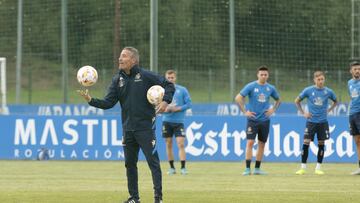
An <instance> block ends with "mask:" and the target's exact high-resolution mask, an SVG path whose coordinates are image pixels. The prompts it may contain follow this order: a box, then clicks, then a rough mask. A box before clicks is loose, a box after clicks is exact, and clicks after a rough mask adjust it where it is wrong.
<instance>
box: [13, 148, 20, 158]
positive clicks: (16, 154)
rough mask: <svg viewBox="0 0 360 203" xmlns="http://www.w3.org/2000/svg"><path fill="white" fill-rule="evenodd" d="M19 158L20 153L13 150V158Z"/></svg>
mask: <svg viewBox="0 0 360 203" xmlns="http://www.w3.org/2000/svg"><path fill="white" fill-rule="evenodd" d="M19 157H20V151H19V150H18V149H15V150H14V158H19Z"/></svg>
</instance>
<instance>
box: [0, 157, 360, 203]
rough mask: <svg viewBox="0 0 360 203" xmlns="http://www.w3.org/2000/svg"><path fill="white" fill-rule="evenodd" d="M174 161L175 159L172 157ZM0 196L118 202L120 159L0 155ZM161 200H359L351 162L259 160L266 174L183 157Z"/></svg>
mask: <svg viewBox="0 0 360 203" xmlns="http://www.w3.org/2000/svg"><path fill="white" fill-rule="evenodd" d="M176 164H177V166H178V165H179V163H176ZM0 166H1V167H0V202H16V203H18V202H21V203H23V202H24V203H28V202H31V203H32V202H33V203H42V202H46V203H47V202H51V203H52V202H55V203H56V202H59V203H60V202H61V203H64V202H73V203H79V202H87V203H88V202H94V203H95V202H99V203H104V202H109V203H110V202H122V200H125V199H126V198H127V197H128V193H127V187H126V175H125V168H124V163H123V162H120V161H119V162H115V161H83V162H81V161H47V162H37V161H0ZM167 167H168V166H167V163H166V162H163V163H162V170H163V174H164V176H163V191H164V202H165V203H167V202H169V203H185V202H186V203H212V202H214V203H215V202H234V203H237V202H246V203H252V202H271V203H277V202H291V203H294V202H326V203H330V202H346V203H350V202H360V176H351V175H349V173H350V172H351V171H352V170H354V169H356V164H355V163H354V164H328V163H325V164H323V169H324V171H325V172H326V174H325V175H324V176H316V175H314V174H313V169H314V167H315V165H314V164H309V165H308V174H306V175H304V176H297V175H295V171H296V170H297V169H298V168H299V164H298V163H263V166H262V168H263V169H264V170H266V171H267V172H268V173H269V174H268V175H266V176H248V177H244V176H242V175H241V173H242V171H243V168H244V164H243V163H240V162H237V163H235V162H188V170H189V174H188V175H186V176H182V175H180V174H176V175H174V176H168V175H166V169H167ZM139 190H140V196H141V202H142V203H148V202H150V203H151V202H153V190H152V181H151V175H150V170H149V169H148V166H147V164H146V163H145V162H139Z"/></svg>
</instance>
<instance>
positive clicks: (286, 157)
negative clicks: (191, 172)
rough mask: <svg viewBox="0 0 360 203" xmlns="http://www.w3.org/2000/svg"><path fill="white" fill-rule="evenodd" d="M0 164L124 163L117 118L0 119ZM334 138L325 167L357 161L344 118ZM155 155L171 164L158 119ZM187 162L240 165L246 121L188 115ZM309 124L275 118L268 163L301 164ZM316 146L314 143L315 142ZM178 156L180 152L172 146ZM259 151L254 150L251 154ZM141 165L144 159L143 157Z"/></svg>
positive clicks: (334, 127)
mask: <svg viewBox="0 0 360 203" xmlns="http://www.w3.org/2000/svg"><path fill="white" fill-rule="evenodd" d="M0 124H1V132H0V159H21V160H22V159H36V157H37V154H38V152H39V151H41V149H48V152H49V158H50V159H56V160H123V159H124V153H123V148H122V144H121V140H122V135H121V133H122V128H121V125H120V124H121V120H120V118H119V116H13V115H11V116H0ZM329 125H330V134H331V138H330V139H329V140H327V141H326V151H325V162H356V160H357V157H356V147H355V145H354V143H353V139H352V136H351V135H350V134H349V132H348V120H347V117H345V116H337V117H332V116H330V117H329ZM156 126H157V130H156V134H157V142H156V143H157V144H156V146H157V150H158V152H159V154H160V158H161V160H164V161H165V160H167V158H166V151H165V143H164V140H163V138H162V137H161V118H160V117H158V119H157V123H156ZM185 126H186V129H185V131H186V137H187V141H186V145H185V150H186V153H187V159H188V160H196V161H242V160H244V157H245V147H246V131H245V130H246V129H245V127H246V118H245V117H243V116H190V117H187V119H186V122H185ZM304 128H305V119H304V118H302V117H298V116H274V117H273V118H272V120H271V127H270V135H269V139H268V142H267V143H266V148H265V155H264V160H265V161H269V162H287V161H291V162H300V156H301V147H302V143H303V132H304ZM315 143H316V142H315ZM173 146H174V149H175V151H174V154H178V153H177V147H176V144H175V143H174V145H173ZM256 148H257V146H256V145H255V146H254V150H253V154H254V155H255V153H256ZM140 154H141V156H140V160H144V156H143V155H142V153H140ZM316 154H317V145H316V144H313V143H312V144H311V146H310V153H309V161H310V162H315V161H316Z"/></svg>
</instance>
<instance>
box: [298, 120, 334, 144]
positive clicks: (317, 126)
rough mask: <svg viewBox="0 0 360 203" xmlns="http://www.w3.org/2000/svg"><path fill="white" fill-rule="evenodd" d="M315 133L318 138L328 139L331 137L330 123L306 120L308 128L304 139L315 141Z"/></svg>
mask: <svg viewBox="0 0 360 203" xmlns="http://www.w3.org/2000/svg"><path fill="white" fill-rule="evenodd" d="M315 134H316V135H317V139H318V140H327V139H329V138H330V133H329V123H328V122H327V121H326V122H324V123H312V122H306V128H305V133H304V139H310V140H311V141H314V137H315Z"/></svg>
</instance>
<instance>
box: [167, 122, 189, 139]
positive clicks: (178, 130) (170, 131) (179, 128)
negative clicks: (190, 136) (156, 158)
mask: <svg viewBox="0 0 360 203" xmlns="http://www.w3.org/2000/svg"><path fill="white" fill-rule="evenodd" d="M162 136H163V138H170V137H172V136H175V137H185V130H184V124H183V123H172V122H166V121H164V122H163V126H162Z"/></svg>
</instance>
